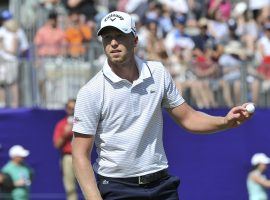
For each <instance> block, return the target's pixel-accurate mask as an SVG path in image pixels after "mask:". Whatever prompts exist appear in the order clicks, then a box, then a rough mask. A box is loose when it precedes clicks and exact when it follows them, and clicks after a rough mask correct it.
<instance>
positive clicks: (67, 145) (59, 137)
mask: <svg viewBox="0 0 270 200" xmlns="http://www.w3.org/2000/svg"><path fill="white" fill-rule="evenodd" d="M74 106H75V99H70V100H68V102H67V104H66V116H65V117H64V118H63V119H61V120H60V121H59V122H58V123H57V124H56V126H55V130H54V135H53V143H54V146H55V148H57V149H59V150H60V151H61V154H62V155H61V156H62V158H61V168H62V173H63V183H64V188H65V191H66V196H67V200H77V199H78V195H77V192H76V184H77V183H76V178H75V175H74V172H73V169H72V156H71V140H72V134H73V133H72V121H73V114H74Z"/></svg>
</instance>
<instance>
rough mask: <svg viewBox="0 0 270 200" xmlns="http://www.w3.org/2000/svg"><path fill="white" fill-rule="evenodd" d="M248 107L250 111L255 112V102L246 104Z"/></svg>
mask: <svg viewBox="0 0 270 200" xmlns="http://www.w3.org/2000/svg"><path fill="white" fill-rule="evenodd" d="M246 109H247V111H248V112H249V113H254V111H255V106H254V104H253V103H249V104H248V105H247V106H246Z"/></svg>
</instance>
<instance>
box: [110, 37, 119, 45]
mask: <svg viewBox="0 0 270 200" xmlns="http://www.w3.org/2000/svg"><path fill="white" fill-rule="evenodd" d="M111 45H112V46H117V45H118V42H117V40H116V39H115V38H113V39H112V41H111Z"/></svg>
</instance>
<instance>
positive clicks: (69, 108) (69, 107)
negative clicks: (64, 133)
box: [66, 101, 75, 116]
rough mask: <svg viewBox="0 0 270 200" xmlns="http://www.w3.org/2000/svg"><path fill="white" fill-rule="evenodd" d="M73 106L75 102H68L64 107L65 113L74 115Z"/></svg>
mask: <svg viewBox="0 0 270 200" xmlns="http://www.w3.org/2000/svg"><path fill="white" fill-rule="evenodd" d="M74 107H75V102H73V101H70V102H68V104H67V107H66V113H67V115H68V116H73V115H74Z"/></svg>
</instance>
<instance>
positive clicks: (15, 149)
mask: <svg viewBox="0 0 270 200" xmlns="http://www.w3.org/2000/svg"><path fill="white" fill-rule="evenodd" d="M29 154H30V152H29V151H28V150H26V149H25V148H23V147H22V146H21V145H14V146H12V147H11V148H10V149H9V157H10V158H14V157H23V158H25V157H27V156H28V155H29Z"/></svg>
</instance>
